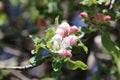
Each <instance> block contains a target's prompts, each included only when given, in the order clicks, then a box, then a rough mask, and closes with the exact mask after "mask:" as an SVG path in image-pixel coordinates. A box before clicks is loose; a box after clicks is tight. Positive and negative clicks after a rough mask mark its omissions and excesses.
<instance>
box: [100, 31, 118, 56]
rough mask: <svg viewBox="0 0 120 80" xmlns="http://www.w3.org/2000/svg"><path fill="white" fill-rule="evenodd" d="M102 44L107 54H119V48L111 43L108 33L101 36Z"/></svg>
mask: <svg viewBox="0 0 120 80" xmlns="http://www.w3.org/2000/svg"><path fill="white" fill-rule="evenodd" d="M102 44H103V46H104V47H105V49H106V50H107V51H108V52H110V53H115V54H119V53H120V48H119V47H118V46H117V45H115V44H114V43H113V42H112V40H111V38H110V34H109V33H108V32H106V33H104V34H103V35H102Z"/></svg>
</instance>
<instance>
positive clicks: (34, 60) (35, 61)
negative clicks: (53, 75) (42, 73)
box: [29, 55, 48, 66]
mask: <svg viewBox="0 0 120 80" xmlns="http://www.w3.org/2000/svg"><path fill="white" fill-rule="evenodd" d="M47 57H48V56H40V55H37V56H34V57H32V58H31V59H30V60H29V63H30V64H31V65H33V66H38V65H40V64H42V63H43V62H45V61H46V59H47Z"/></svg>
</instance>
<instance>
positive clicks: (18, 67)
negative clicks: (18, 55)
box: [0, 65, 34, 70]
mask: <svg viewBox="0 0 120 80" xmlns="http://www.w3.org/2000/svg"><path fill="white" fill-rule="evenodd" d="M33 67H34V66H32V65H26V66H15V67H0V69H4V70H6V69H11V70H25V69H31V68H33Z"/></svg>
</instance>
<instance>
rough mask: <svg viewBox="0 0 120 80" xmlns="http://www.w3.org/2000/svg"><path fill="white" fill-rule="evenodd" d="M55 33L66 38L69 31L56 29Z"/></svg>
mask: <svg viewBox="0 0 120 80" xmlns="http://www.w3.org/2000/svg"><path fill="white" fill-rule="evenodd" d="M55 33H56V34H59V35H61V36H62V37H66V36H68V34H69V31H68V30H66V31H64V30H63V29H61V28H57V30H56V32H55Z"/></svg>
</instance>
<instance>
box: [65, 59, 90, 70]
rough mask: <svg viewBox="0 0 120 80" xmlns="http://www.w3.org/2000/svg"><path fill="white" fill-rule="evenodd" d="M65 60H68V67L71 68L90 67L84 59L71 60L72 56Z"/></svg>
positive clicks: (84, 68)
mask: <svg viewBox="0 0 120 80" xmlns="http://www.w3.org/2000/svg"><path fill="white" fill-rule="evenodd" d="M65 62H67V68H68V69H71V70H75V69H78V68H81V69H82V70H86V69H88V67H87V65H86V64H85V63H83V62H82V61H72V60H70V58H67V59H65Z"/></svg>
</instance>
